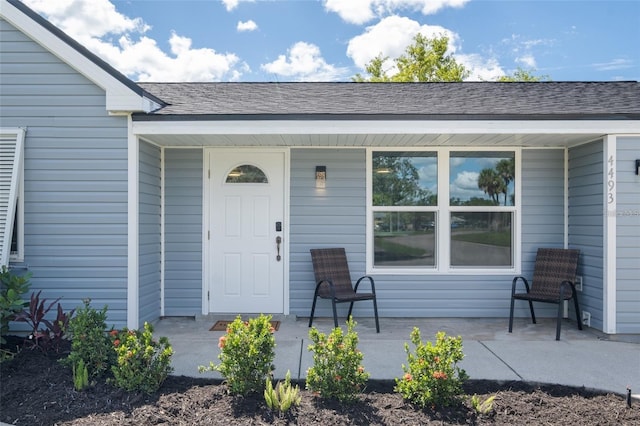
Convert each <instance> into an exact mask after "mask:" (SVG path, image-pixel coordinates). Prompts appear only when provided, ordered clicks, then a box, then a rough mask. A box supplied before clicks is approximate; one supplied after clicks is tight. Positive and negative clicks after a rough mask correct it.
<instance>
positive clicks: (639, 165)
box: [636, 160, 640, 176]
mask: <svg viewBox="0 0 640 426" xmlns="http://www.w3.org/2000/svg"><path fill="white" fill-rule="evenodd" d="M638 175H640V160H636V176H638Z"/></svg>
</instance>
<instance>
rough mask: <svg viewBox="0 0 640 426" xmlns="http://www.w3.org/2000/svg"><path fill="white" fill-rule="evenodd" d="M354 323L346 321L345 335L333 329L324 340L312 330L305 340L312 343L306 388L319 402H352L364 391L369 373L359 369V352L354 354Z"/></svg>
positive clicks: (355, 347)
mask: <svg viewBox="0 0 640 426" xmlns="http://www.w3.org/2000/svg"><path fill="white" fill-rule="evenodd" d="M355 325H356V323H355V322H354V321H353V320H352V319H351V318H350V319H349V321H347V333H346V334H343V332H342V329H341V328H340V327H336V328H334V329H333V331H332V332H331V333H330V334H329V336H327V335H326V334H324V333H320V332H318V330H317V329H316V328H315V327H313V328H312V329H311V330H310V331H309V338H310V339H311V341H312V342H313V343H312V344H310V345H309V351H311V352H313V366H312V367H309V369H308V370H307V380H306V387H307V389H308V390H311V391H313V392H317V393H319V394H320V396H321V397H323V398H336V399H338V400H339V401H341V402H352V401H354V400H355V399H356V397H357V395H358V394H359V393H360V392H361V391H362V390H363V389H364V387H365V385H366V384H367V380H368V379H369V373H366V372H365V371H364V367H363V366H362V358H363V355H362V352H360V350H358V348H357V346H358V333H356V332H355V331H354V327H355Z"/></svg>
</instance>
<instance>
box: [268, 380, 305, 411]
mask: <svg viewBox="0 0 640 426" xmlns="http://www.w3.org/2000/svg"><path fill="white" fill-rule="evenodd" d="M265 384H266V387H265V390H264V400H265V402H266V404H267V407H269V409H270V410H272V411H278V412H280V413H286V412H287V411H288V410H289V409H290V408H291V407H297V406H298V405H300V401H301V397H300V388H299V387H298V386H297V385H296V386H293V385H291V372H290V371H289V370H287V375H286V376H285V378H284V382H278V384H276V387H275V388H274V387H273V384H272V383H271V379H270V378H268V377H267V379H266V382H265Z"/></svg>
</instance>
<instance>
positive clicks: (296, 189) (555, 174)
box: [289, 149, 564, 318]
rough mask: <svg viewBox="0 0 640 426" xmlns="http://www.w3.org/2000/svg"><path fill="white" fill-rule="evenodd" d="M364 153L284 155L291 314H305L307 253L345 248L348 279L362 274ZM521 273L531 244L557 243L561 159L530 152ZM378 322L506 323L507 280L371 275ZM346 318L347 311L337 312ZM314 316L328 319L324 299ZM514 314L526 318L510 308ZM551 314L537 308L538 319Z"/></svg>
mask: <svg viewBox="0 0 640 426" xmlns="http://www.w3.org/2000/svg"><path fill="white" fill-rule="evenodd" d="M365 159H366V152H365V150H339V149H336V150H330V149H318V150H302V149H301V150H295V149H294V150H292V151H291V181H292V183H291V237H290V242H291V267H290V276H289V280H290V301H291V313H292V314H295V315H299V316H308V315H309V312H310V308H311V302H312V298H313V290H314V278H313V269H312V266H311V257H310V254H309V249H311V248H314V247H334V246H335V247H345V249H346V252H347V257H348V260H349V268H350V272H351V275H352V277H353V278H357V277H359V276H361V275H363V274H364V273H365V267H366V264H365V258H366V254H365V250H366V243H365V238H366V221H365V217H366V196H365V194H366V188H365V177H366V176H365V173H366V169H365ZM316 165H325V166H327V188H326V189H325V190H322V191H319V190H316V189H315V181H314V173H313V171H314V170H315V166H316ZM522 173H523V182H522V191H523V198H525V199H526V200H525V201H524V202H523V204H524V207H523V214H522V222H523V223H522V231H523V236H522V247H523V250H524V253H523V258H524V262H523V273H524V274H526V275H530V273H531V271H532V267H533V266H532V265H533V256H535V250H536V249H537V247H539V246H559V247H561V246H562V244H563V241H564V237H563V232H564V225H563V224H564V207H563V206H564V201H563V193H564V192H563V191H564V175H563V173H564V153H563V151H562V150H532V151H525V152H524V153H523V171H522ZM374 279H375V282H376V292H377V294H378V308H379V311H380V315H381V316H387V317H410V316H417V317H469V318H470V317H506V316H508V314H509V303H510V294H511V279H512V277H511V276H504V275H500V276H494V275H487V276H479V275H474V276H462V275H445V274H442V275H378V276H374ZM339 309H340V313H339V314H340V315H342V316H344V315H346V310H347V309H348V306H342V307H340V308H339ZM317 312H318V315H320V316H330V315H331V307H330V304H329V303H328V302H327V301H324V300H323V301H319V302H318V308H317ZM516 314H517V315H518V316H525V315H528V311H527V310H526V309H525V307H518V309H517V312H516ZM553 314H554V312H552V311H551V310H548V309H547V308H546V307H544V306H542V307H541V309H540V312H539V315H540V316H546V315H553ZM354 315H355V316H356V317H357V316H371V315H372V309H371V303H370V302H363V303H359V304H356V307H355V308H354Z"/></svg>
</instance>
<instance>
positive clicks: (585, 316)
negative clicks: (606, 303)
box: [582, 311, 591, 327]
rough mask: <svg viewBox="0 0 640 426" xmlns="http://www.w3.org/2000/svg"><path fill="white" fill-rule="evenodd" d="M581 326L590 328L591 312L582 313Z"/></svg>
mask: <svg viewBox="0 0 640 426" xmlns="http://www.w3.org/2000/svg"><path fill="white" fill-rule="evenodd" d="M582 325H584V326H587V327H591V312H588V311H582Z"/></svg>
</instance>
